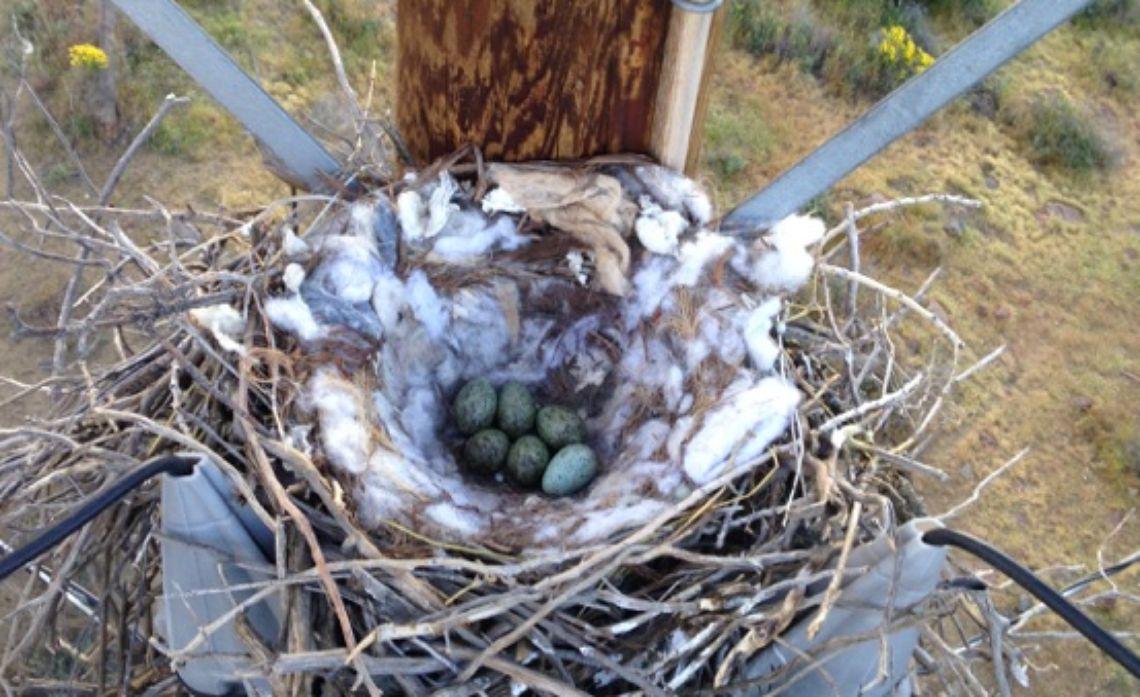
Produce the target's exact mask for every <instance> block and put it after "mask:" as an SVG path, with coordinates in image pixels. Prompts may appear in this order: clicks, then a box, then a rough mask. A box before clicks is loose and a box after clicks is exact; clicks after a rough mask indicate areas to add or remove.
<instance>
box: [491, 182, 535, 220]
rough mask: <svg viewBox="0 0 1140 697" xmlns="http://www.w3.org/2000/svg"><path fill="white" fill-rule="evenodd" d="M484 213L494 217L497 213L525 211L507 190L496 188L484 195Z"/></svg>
mask: <svg viewBox="0 0 1140 697" xmlns="http://www.w3.org/2000/svg"><path fill="white" fill-rule="evenodd" d="M482 207H483V212H484V213H486V214H487V215H494V214H495V213H523V212H525V210H526V209H524V208H523V207H522V206H520V205H519V204H517V203H515V200H514V199H513V198H511V195H510V194H509V193H508V192H507V190H506V189H504V188H502V187H496V188H494V189H491V190H490V191H488V192H487V193H486V194H484V195H483V201H482Z"/></svg>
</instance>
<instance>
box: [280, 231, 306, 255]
mask: <svg viewBox="0 0 1140 697" xmlns="http://www.w3.org/2000/svg"><path fill="white" fill-rule="evenodd" d="M281 236H282V241H281V250H282V251H283V252H285V256H286V257H288V258H289V259H307V258H309V255H310V254H312V252H313V250H312V249H311V248H310V247H309V243H308V242H306V241H305V240H303V239H301V238H300V237H298V236H297V233H296V232H294V231H293V228H291V227H289V226H288V225H286V226H285V229H284V230H283V231H282V233H281Z"/></svg>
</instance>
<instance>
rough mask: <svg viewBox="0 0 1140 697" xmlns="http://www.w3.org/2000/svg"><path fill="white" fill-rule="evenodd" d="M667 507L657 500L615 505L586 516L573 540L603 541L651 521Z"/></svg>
mask: <svg viewBox="0 0 1140 697" xmlns="http://www.w3.org/2000/svg"><path fill="white" fill-rule="evenodd" d="M667 507H668V504H666V503H665V502H664V501H658V500H656V499H642V500H640V501H638V500H631V501H628V502H626V503H625V504H624V505H615V506H612V507H609V508H606V509H605V510H602V511H598V512H596V513H591V514H589V515H588V516H586V520H585V521H584V522H583V523H582V524H581V525H580V526H579V527H578V529H577V530H575V531H574V536H573V538H571V539H572V540H574V541H576V542H584V541H589V540H602V539H605V538H607V537H609V536H610V535H613V534H614V533H616V532H618V531H619V530H626V529H629V528H631V527H633V526H635V525H637V524H639V523H642V522H644V521H646V520H649V519H650V518H652V517H653V516H655V515H657V514H658V513H661V512H662V511H664V510H665V509H666V508H667Z"/></svg>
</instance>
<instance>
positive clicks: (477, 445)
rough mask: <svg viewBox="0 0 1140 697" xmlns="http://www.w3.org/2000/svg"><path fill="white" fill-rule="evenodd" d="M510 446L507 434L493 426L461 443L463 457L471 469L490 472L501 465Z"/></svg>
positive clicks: (497, 469) (495, 470) (496, 469)
mask: <svg viewBox="0 0 1140 697" xmlns="http://www.w3.org/2000/svg"><path fill="white" fill-rule="evenodd" d="M510 447H511V439H510V438H507V434H505V433H503V432H502V431H498V430H495V429H493V428H488V429H484V430H482V431H479V432H478V433H476V434H475V435H473V436H471V437H470V438H468V439H467V442H466V443H464V444H463V459H464V461H465V462H466V463H467V465H468V466H469V467H471V468H472V469H475V470H478V471H480V472H486V473H488V474H491V473H494V472H497V471H499V468H500V467H502V466H503V462H504V461H506V459H507V450H509V449H510Z"/></svg>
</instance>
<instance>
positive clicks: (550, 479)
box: [542, 443, 598, 496]
mask: <svg viewBox="0 0 1140 697" xmlns="http://www.w3.org/2000/svg"><path fill="white" fill-rule="evenodd" d="M597 473H598V458H597V457H596V456H595V455H594V451H593V450H591V449H590V447H589V446H588V445H582V444H581V443H574V444H572V445H567V446H566V447H565V448H563V449H561V450H559V451H558V453H557V454H556V455H555V456H554V457H553V458H552V459H551V460H550V464H549V465H547V466H546V472H545V473H543V475H542V490H543V491H545V492H546V493H548V494H550V495H551V496H569V495H570V494H574V493H577V492H579V491H581V490H582V489H584V488H585V487H586V485H587V484H589V483H590V482H591V481H592V480H593V479H594V476H595V475H597Z"/></svg>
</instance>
